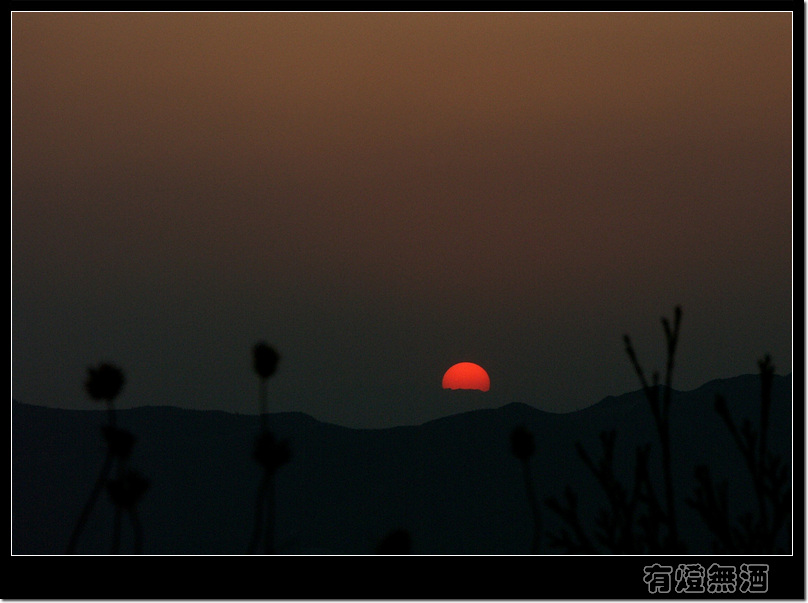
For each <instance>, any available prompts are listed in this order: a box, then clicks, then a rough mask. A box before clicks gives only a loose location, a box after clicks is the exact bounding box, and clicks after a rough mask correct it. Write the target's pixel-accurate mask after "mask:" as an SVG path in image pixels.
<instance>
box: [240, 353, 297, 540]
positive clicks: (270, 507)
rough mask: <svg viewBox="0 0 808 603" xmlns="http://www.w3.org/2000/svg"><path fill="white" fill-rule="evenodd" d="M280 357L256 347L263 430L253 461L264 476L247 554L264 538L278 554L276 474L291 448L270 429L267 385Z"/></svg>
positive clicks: (257, 499)
mask: <svg viewBox="0 0 808 603" xmlns="http://www.w3.org/2000/svg"><path fill="white" fill-rule="evenodd" d="M279 361H280V355H279V354H278V352H277V351H275V349H274V348H273V347H271V346H269V345H267V344H266V343H265V342H263V341H261V342H258V343H257V344H256V345H255V346H254V347H253V369H254V370H255V372H256V374H257V375H258V379H259V390H258V391H259V394H258V397H259V404H260V412H259V417H260V420H261V430H260V432H259V434H258V437H257V438H256V440H255V447H254V448H253V459H254V460H255V461H256V462H257V463H258V464H259V465H260V466H261V468H262V470H263V476H262V478H261V483H260V484H259V486H258V493H257V494H256V499H255V524H254V526H253V533H252V538H251V539H250V544H249V547H248V548H247V552H248V553H250V554H253V553H256V552H257V551H258V548H259V543H260V542H261V536H262V534H263V541H264V546H263V552H264V553H265V554H271V553H275V543H274V540H275V473H276V472H277V471H278V469H280V467H282V466H283V465H285V464H286V463H288V462H289V459H290V458H291V451H290V449H289V444H288V443H287V442H285V441H278V440H276V439H275V436H274V435H273V434H272V432H270V431H269V429H268V427H267V381H268V380H269V378H270V377H271V376H272V375H274V374H275V371H276V370H277V367H278V362H279Z"/></svg>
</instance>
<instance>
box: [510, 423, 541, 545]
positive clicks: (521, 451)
mask: <svg viewBox="0 0 808 603" xmlns="http://www.w3.org/2000/svg"><path fill="white" fill-rule="evenodd" d="M535 451H536V444H535V443H534V441H533V434H532V433H530V432H529V431H528V430H527V429H526V428H525V427H523V426H519V427H516V428H515V429H514V430H513V431H512V432H511V452H512V453H513V455H514V456H515V457H516V458H517V459H518V460H519V463H520V465H521V466H522V477H523V478H524V482H525V492H526V494H527V502H528V505H529V506H530V513H531V515H532V516H533V540H532V542H531V546H530V552H531V553H532V554H534V555H537V554H538V553H539V551H540V549H541V529H542V528H541V510H540V508H539V501H538V499H537V498H536V492H535V489H534V487H533V478H532V476H531V474H530V457H532V456H533V453H534V452H535Z"/></svg>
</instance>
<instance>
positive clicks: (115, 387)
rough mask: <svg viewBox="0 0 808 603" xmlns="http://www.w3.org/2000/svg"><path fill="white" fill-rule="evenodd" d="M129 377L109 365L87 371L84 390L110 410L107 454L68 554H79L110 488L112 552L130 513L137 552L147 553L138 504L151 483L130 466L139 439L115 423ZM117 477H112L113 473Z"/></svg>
mask: <svg viewBox="0 0 808 603" xmlns="http://www.w3.org/2000/svg"><path fill="white" fill-rule="evenodd" d="M125 381H126V380H125V378H124V374H123V371H122V370H121V369H120V368H118V367H117V366H114V365H112V364H108V363H102V364H100V365H98V367H97V368H88V369H87V380H86V381H85V382H84V388H85V389H86V391H87V393H88V394H89V396H90V398H92V399H93V400H94V401H96V402H102V403H105V404H106V407H107V420H108V423H107V424H106V425H103V426H102V427H101V434H102V436H103V439H104V441H105V443H106V454H105V456H104V462H103V464H102V465H101V470H100V472H99V474H98V478H97V479H96V481H95V485H94V486H93V489H92V491H91V492H90V497H89V499H88V500H87V502H86V503H85V505H84V508H83V509H82V511H81V514H80V515H79V518H78V521H77V522H76V526H75V527H74V528H73V532H72V533H71V535H70V540H69V542H68V544H67V553H68V554H72V553H75V552H76V547H77V546H78V541H79V537H80V536H81V533H82V531H83V530H84V526H85V524H86V523H87V520H88V519H89V517H90V514H91V513H92V510H93V508H94V507H95V503H96V501H97V500H98V497H99V495H100V494H101V491H102V490H103V489H104V488H105V487H106V490H107V493H108V494H109V498H110V500H111V502H112V504H113V505H114V507H115V517H114V523H113V527H112V545H111V550H110V552H111V553H112V554H116V553H118V552H120V545H121V529H122V522H123V514H124V513H126V514H127V515H128V516H129V519H130V521H131V524H132V529H133V533H134V543H133V549H134V552H135V553H140V552H142V550H143V528H142V526H141V523H140V519H139V517H138V514H137V503H138V501H139V500H140V499H141V497H142V496H143V494H144V493H145V492H146V490H147V489H148V487H149V481H148V480H147V479H146V478H145V477H143V476H142V475H141V474H140V473H138V472H137V471H135V470H134V469H132V468H130V467H129V463H128V461H129V455H130V454H131V452H132V448H133V446H134V445H135V436H133V435H132V434H131V433H130V432H128V431H126V430H124V429H121V428H120V427H118V426H117V424H116V420H115V406H114V404H113V402H114V400H115V398H116V397H117V396H118V394H119V393H120V392H121V390H122V389H123V386H124V383H125ZM113 470H114V475H112V476H110V474H112V473H113Z"/></svg>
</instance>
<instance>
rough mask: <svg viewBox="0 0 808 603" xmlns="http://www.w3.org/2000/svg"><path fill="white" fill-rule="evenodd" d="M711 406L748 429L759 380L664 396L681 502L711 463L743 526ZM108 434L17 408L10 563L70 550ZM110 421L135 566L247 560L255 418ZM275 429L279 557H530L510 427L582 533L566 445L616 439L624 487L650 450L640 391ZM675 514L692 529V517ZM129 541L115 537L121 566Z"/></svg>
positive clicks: (587, 478)
mask: <svg viewBox="0 0 808 603" xmlns="http://www.w3.org/2000/svg"><path fill="white" fill-rule="evenodd" d="M791 390H792V385H791V376H778V375H776V376H775V380H774V386H773V392H772V401H773V404H772V418H771V428H770V440H771V442H772V446H773V447H774V448H775V449H776V450H777V451H778V452H781V453H783V454H786V455H787V456H788V458H790V450H791V424H792V419H791V412H792V406H791V403H792V398H791ZM716 393H721V394H722V395H724V396H725V397H726V398H727V400H728V404H729V408H730V412H731V413H732V414H733V416H734V417H736V418H737V419H738V420H739V421H740V420H741V419H743V418H749V419H750V420H751V421H752V422H753V424H755V425H756V424H757V417H758V410H757V408H758V406H757V405H758V403H759V395H760V385H759V377H758V376H757V375H744V376H741V377H737V378H733V379H721V380H715V381H711V382H709V383H706V384H704V385H703V386H701V387H699V388H697V389H695V390H692V391H689V392H678V391H676V392H673V401H672V421H673V424H672V433H673V434H674V441H673V454H674V459H675V471H676V473H675V478H676V483H677V486H678V487H677V491H678V492H679V493H680V496H681V497H682V498H684V497H685V496H687V495H691V494H692V489H693V486H694V481H693V468H694V466H695V464H696V463H699V462H709V463H710V465H711V467H714V468H715V471H716V474H717V475H718V476H720V477H722V478H725V479H727V480H729V482H730V487H731V491H732V494H733V505H734V509H735V510H737V511H738V512H739V513H740V512H741V511H743V510H744V509H745V507H746V506H749V505H748V504H747V503H748V502H749V501H750V500H751V498H750V486H749V484H748V483H747V481H748V478H747V476H746V474H745V468H744V466H743V460H742V459H741V456H740V453H739V452H738V451H737V449H736V448H735V447H734V445H733V443H732V440H731V437H730V436H729V434H728V432H727V430H726V428H725V427H724V425H723V424H722V423H721V420H720V418H719V417H718V415H717V414H716V413H715V411H714V409H713V399H714V396H715V394H716ZM105 420H106V419H105V417H104V414H103V411H101V410H99V411H71V410H60V409H51V408H44V407H37V406H32V405H27V404H21V403H18V402H13V405H12V438H13V440H12V553H13V554H62V553H63V552H64V547H65V545H66V543H67V540H68V537H69V534H70V531H71V529H72V527H73V525H74V522H75V520H76V518H77V516H78V514H79V512H80V509H81V506H82V504H83V503H84V501H85V499H86V497H87V495H88V493H89V491H90V488H91V487H92V483H93V481H94V479H95V477H96V473H97V471H98V469H99V467H100V464H101V462H102V459H103V454H104V450H103V446H102V441H101V437H100V426H101V425H102V424H103V423H104V422H105ZM118 422H119V425H120V426H121V427H123V428H125V429H127V430H129V431H131V432H132V433H133V434H135V436H136V437H137V438H138V440H137V443H136V445H135V450H134V453H133V456H132V459H131V464H132V465H133V466H134V467H136V468H137V469H138V470H140V471H141V472H142V473H143V474H144V475H146V476H147V477H148V478H149V479H150V481H151V486H150V489H149V491H148V492H147V494H146V496H145V498H144V500H143V502H142V504H141V506H140V507H139V508H140V515H141V519H142V523H143V527H144V532H145V533H144V536H145V542H144V553H146V554H168V555H183V554H203V555H204V554H209V555H216V554H236V555H238V554H244V553H245V552H246V547H247V543H248V539H249V535H250V530H251V528H252V521H253V508H254V497H255V493H256V489H257V487H258V482H259V480H260V471H259V468H258V466H257V465H256V463H255V462H254V461H253V460H252V457H251V453H252V446H253V441H254V438H255V436H256V435H257V432H258V427H259V425H258V420H257V417H256V416H254V415H236V414H230V413H227V412H222V411H195V410H185V409H179V408H173V407H140V408H133V409H127V410H120V411H118ZM269 425H270V429H271V430H272V432H273V433H274V434H275V435H276V436H277V437H278V438H280V439H284V440H287V441H288V442H289V445H290V448H291V452H292V457H291V460H290V462H289V463H288V464H287V465H285V466H283V467H281V469H280V470H279V472H278V476H277V477H278V484H277V525H278V530H277V543H278V547H279V549H280V551H281V552H282V553H288V554H370V553H373V551H374V550H375V547H376V545H377V544H378V543H379V541H380V540H381V539H382V538H383V537H384V536H385V535H386V534H388V533H389V532H391V531H392V530H395V529H397V528H402V529H405V530H407V531H408V532H409V534H410V535H411V539H412V552H413V553H416V554H523V553H527V552H528V551H529V542H530V526H531V517H530V513H529V509H528V506H527V502H526V498H525V491H524V484H523V481H522V475H521V468H520V466H519V464H518V462H517V461H516V459H515V458H514V457H513V456H512V455H511V452H510V449H509V435H510V433H511V431H512V430H513V428H514V427H516V426H518V425H521V426H524V427H525V428H527V429H528V430H529V431H530V432H531V433H533V434H534V438H535V441H536V448H537V450H536V454H535V456H534V458H533V459H532V461H531V463H532V464H531V468H532V472H533V476H534V478H535V484H536V489H537V492H538V493H539V495H540V498H541V499H542V500H543V499H545V498H546V497H549V496H552V497H561V495H562V493H563V491H564V488H565V487H566V486H567V485H570V486H571V487H572V488H573V489H575V490H576V491H577V492H578V493H579V495H580V496H579V499H580V500H581V515H582V516H583V517H585V518H589V519H591V518H592V517H593V516H594V514H595V512H596V511H597V509H598V508H599V507H600V506H602V505H604V504H605V500H604V497H603V494H602V492H601V491H600V490H599V489H598V487H597V484H596V483H595V480H594V478H593V477H592V476H591V475H590V474H589V473H588V472H587V470H586V468H585V466H584V464H583V463H582V462H581V459H580V457H579V456H578V455H577V453H576V452H575V444H576V442H580V443H581V444H582V445H583V446H584V448H586V450H587V451H588V452H589V453H590V454H591V456H593V457H594V458H598V457H599V456H600V443H599V438H598V434H599V433H600V432H602V431H604V430H608V429H616V430H617V442H616V458H617V463H618V468H620V469H622V474H621V475H622V476H623V478H624V479H625V480H626V483H631V480H632V479H633V474H632V467H633V465H632V463H633V455H634V449H635V447H636V446H637V445H638V444H641V443H645V442H649V443H651V444H652V447H653V448H652V449H653V450H656V451H657V452H658V440H657V437H656V434H655V432H654V426H653V421H652V418H651V413H650V412H649V410H648V405H647V403H646V402H645V399H644V397H643V393H642V392H641V391H636V392H630V393H627V394H624V395H621V396H612V397H607V398H604V399H603V400H601V401H600V402H599V403H597V404H595V405H593V406H590V407H588V408H585V409H582V410H579V411H576V412H572V413H566V414H554V413H548V412H544V411H541V410H538V409H536V408H533V407H531V406H528V405H526V404H521V403H510V404H506V405H504V406H502V407H500V408H496V409H485V410H474V411H467V412H463V413H460V414H457V415H452V416H449V417H444V418H440V419H435V420H432V421H428V422H426V423H424V424H422V425H417V426H405V427H391V428H385V429H352V428H347V427H341V426H337V425H331V424H328V423H323V422H321V421H318V420H316V419H314V418H312V417H310V416H308V415H306V414H303V413H298V412H292V413H276V414H271V415H269ZM677 434H678V435H677ZM654 458H656V457H654ZM654 462H656V461H654ZM679 508H680V509H681V512H682V515H683V517H684V518H688V511H687V509H686V505H684V503H681V504H680V505H679ZM542 512H543V519H544V523H545V527H546V528H547V529H548V530H554V529H556V528H558V527H559V523H558V520H557V518H555V517H554V515H553V514H552V512H551V511H550V510H549V508H547V507H546V506H545V507H543V508H542ZM695 519H696V518H695V514H694V513H692V512H691V513H690V517H689V520H692V521H691V524H692V526H693V527H692V529H691V530H690V532H692V534H690V536H691V537H692V541H693V542H694V543H695V544H694V547H696V549H697V550H698V551H699V552H703V553H708V552H710V551H709V548H708V544H709V541H708V536H709V535H708V534H706V533H704V531H703V530H702V529H701V528H700V524H698V522H696V521H695ZM111 525H112V512H111V505H110V504H109V502H108V501H107V500H106V499H102V500H100V501H99V503H98V504H97V506H96V509H95V511H94V513H93V517H92V518H91V521H90V522H89V523H88V525H87V529H86V533H85V534H84V535H83V537H82V539H81V541H80V543H79V547H78V552H79V553H84V554H105V553H107V552H108V549H109V539H110V536H109V534H110V527H111ZM126 538H127V532H126V531H124V549H123V551H124V552H126V551H127V550H129V549H127V548H126V547H127V540H126ZM545 552H548V553H558V552H560V551H552V550H546V549H545Z"/></svg>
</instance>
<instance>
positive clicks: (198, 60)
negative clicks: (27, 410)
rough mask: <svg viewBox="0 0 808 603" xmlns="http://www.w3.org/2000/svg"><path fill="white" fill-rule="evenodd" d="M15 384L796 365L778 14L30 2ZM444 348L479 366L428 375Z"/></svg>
mask: <svg viewBox="0 0 808 603" xmlns="http://www.w3.org/2000/svg"><path fill="white" fill-rule="evenodd" d="M11 26H12V28H11V33H12V81H11V83H12V90H11V100H12V112H11V125H12V136H11V151H12V162H11V168H12V203H11V222H12V228H11V235H12V241H11V251H12V261H11V269H12V271H11V272H12V283H11V284H12V287H11V302H12V310H11V325H12V338H11V340H12V341H11V343H12V397H13V398H14V399H15V400H18V401H21V402H25V403H29V404H37V405H42V406H51V407H64V408H75V409H90V408H95V405H94V403H93V402H92V401H91V400H90V399H89V398H88V396H87V394H86V392H85V391H84V389H83V382H84V379H85V377H86V371H87V367H88V366H95V365H97V364H99V363H101V362H111V363H113V364H116V365H118V366H120V367H121V368H122V369H123V371H124V373H125V375H126V385H125V388H124V390H123V392H122V393H121V395H120V396H119V398H118V399H117V400H116V404H117V405H118V406H120V407H122V408H128V407H134V406H142V405H170V406H178V407H183V408H196V409H216V410H225V411H228V412H236V413H257V412H258V407H259V402H258V391H259V390H258V388H259V385H258V383H259V382H258V377H257V376H256V375H255V373H253V371H252V357H251V350H252V346H253V345H254V344H255V343H256V342H257V341H259V340H264V341H266V342H267V343H269V344H270V345H272V346H273V347H275V348H276V349H277V351H278V352H279V353H280V355H281V361H280V364H279V365H278V371H277V373H276V374H275V375H274V376H273V377H272V378H271V379H270V381H269V383H268V396H269V410H270V411H272V412H275V411H299V412H305V413H308V414H310V415H312V416H313V417H315V418H317V419H320V420H323V421H329V422H332V423H337V424H340V425H345V426H349V427H370V428H378V427H388V426H396V425H414V424H420V423H423V422H425V421H428V420H431V419H435V418H439V417H442V416H446V415H451V414H455V413H457V412H464V411H467V410H472V409H476V408H495V407H499V406H502V405H504V404H507V403H510V402H522V403H525V404H529V405H531V406H534V407H536V408H539V409H542V410H545V411H548V412H568V411H572V410H575V409H579V408H583V407H586V406H589V405H591V404H594V403H596V402H598V401H599V400H601V399H602V398H603V397H605V396H609V395H618V394H621V393H624V392H627V391H633V390H636V389H638V388H639V383H638V381H637V378H636V376H635V375H634V373H633V370H632V368H631V364H630V362H629V361H628V358H627V356H626V354H625V351H624V348H623V340H622V338H623V335H624V334H629V335H630V336H631V337H632V340H633V341H634V344H635V348H636V349H637V354H638V356H639V359H640V361H641V362H642V363H643V364H644V366H645V368H646V371H647V372H649V373H650V372H651V371H653V370H660V371H662V370H663V369H664V362H665V346H664V335H663V330H662V326H661V323H660V318H661V317H662V316H668V317H671V316H672V315H673V309H674V307H675V306H676V305H680V306H681V307H682V311H683V318H682V328H681V336H680V345H679V348H678V354H677V362H676V368H675V371H674V382H673V385H674V387H675V388H676V389H682V390H689V389H695V388H697V387H699V386H700V385H702V384H703V383H705V382H707V381H709V380H712V379H716V378H727V377H733V376H737V375H740V374H747V373H754V372H756V371H757V360H758V359H759V358H761V357H762V356H763V355H764V354H766V353H769V354H771V356H772V359H773V362H774V364H775V366H776V367H777V373H779V374H788V373H790V372H791V370H792V366H791V363H792V351H793V350H792V322H793V321H792V318H793V314H792V310H793V306H792V303H793V287H792V277H793V270H792V266H793V220H792V218H793V190H792V151H793V148H792V117H793V115H792V109H793V106H792V103H793V96H792V94H793V90H792V85H793V84H792V44H793V31H792V28H793V16H792V13H790V12H772V13H767V12H696V13H688V12H682V13H679V12H661V13H656V12H650V13H633V12H631V13H622V12H606V13H599V12H571V13H564V12H547V13H545V12H522V13H509V12H494V13H486V12H480V13H473V12H472V13H462V12H461V13H440V12H439V13H431V12H425V13H417V12H416V13H397V12H383V13H374V12H350V13H341V12H294V13H283V12H255V13H242V12H237V13H227V12H212V13H194V12H190V13H170V12H159V13H142V12H138V13H126V12H121V13H91V12H59V13H27V12H16V13H13V14H12V19H11ZM461 361H470V362H475V363H477V364H480V365H481V366H483V367H484V368H485V369H486V370H487V372H488V373H489V375H490V380H491V388H490V390H489V391H488V392H462V391H457V392H452V391H444V390H442V388H441V380H442V377H443V374H444V372H445V371H446V370H447V369H448V368H449V367H450V366H451V365H453V364H455V363H456V362H461Z"/></svg>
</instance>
